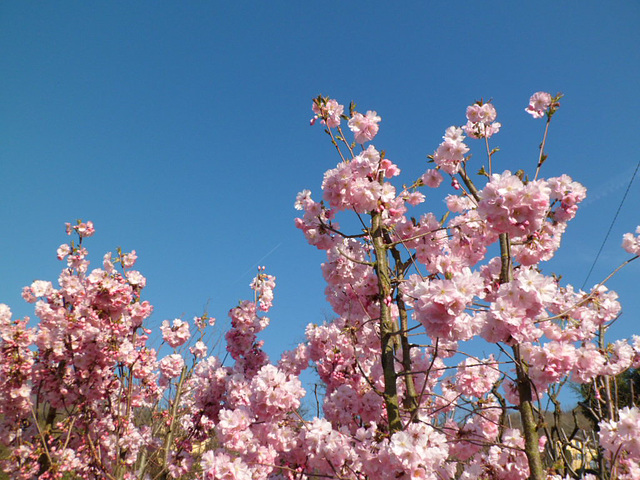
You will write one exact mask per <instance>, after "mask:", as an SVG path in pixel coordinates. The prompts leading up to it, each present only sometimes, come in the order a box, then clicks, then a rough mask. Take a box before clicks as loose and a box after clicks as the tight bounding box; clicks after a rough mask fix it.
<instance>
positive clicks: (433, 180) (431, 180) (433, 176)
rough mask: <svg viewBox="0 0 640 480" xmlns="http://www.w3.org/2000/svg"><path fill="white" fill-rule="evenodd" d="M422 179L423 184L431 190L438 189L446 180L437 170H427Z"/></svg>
mask: <svg viewBox="0 0 640 480" xmlns="http://www.w3.org/2000/svg"><path fill="white" fill-rule="evenodd" d="M420 179H421V180H422V183H424V184H425V185H426V186H427V187H431V188H438V187H439V186H440V184H441V183H442V181H443V180H444V178H442V174H441V173H440V172H439V171H438V170H436V169H435V168H432V169H429V170H427V171H426V172H425V173H424V174H423V175H422V177H420Z"/></svg>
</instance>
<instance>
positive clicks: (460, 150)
mask: <svg viewBox="0 0 640 480" xmlns="http://www.w3.org/2000/svg"><path fill="white" fill-rule="evenodd" d="M442 138H443V139H444V142H442V143H441V144H440V146H439V147H438V149H437V150H436V152H435V153H434V154H433V159H434V161H435V162H436V165H438V167H440V168H441V169H442V170H444V171H445V172H447V173H448V174H450V175H455V174H456V173H458V170H459V169H460V163H461V162H462V161H463V160H464V155H465V153H467V152H468V151H469V147H467V145H465V144H464V143H463V142H462V141H463V140H464V138H465V137H464V135H463V134H462V129H461V128H457V127H453V126H452V127H449V128H447V131H446V132H445V134H444V137H442Z"/></svg>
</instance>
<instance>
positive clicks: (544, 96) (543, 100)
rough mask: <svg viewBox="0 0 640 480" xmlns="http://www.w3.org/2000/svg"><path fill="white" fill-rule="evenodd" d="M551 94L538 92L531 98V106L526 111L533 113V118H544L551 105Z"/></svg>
mask: <svg viewBox="0 0 640 480" xmlns="http://www.w3.org/2000/svg"><path fill="white" fill-rule="evenodd" d="M551 102H552V98H551V94H550V93H547V92H536V93H534V94H533V95H532V96H531V98H530V99H529V106H528V107H527V108H525V112H527V113H529V114H531V116H532V117H533V118H542V117H544V114H545V113H546V112H547V110H548V108H549V107H550V106H551Z"/></svg>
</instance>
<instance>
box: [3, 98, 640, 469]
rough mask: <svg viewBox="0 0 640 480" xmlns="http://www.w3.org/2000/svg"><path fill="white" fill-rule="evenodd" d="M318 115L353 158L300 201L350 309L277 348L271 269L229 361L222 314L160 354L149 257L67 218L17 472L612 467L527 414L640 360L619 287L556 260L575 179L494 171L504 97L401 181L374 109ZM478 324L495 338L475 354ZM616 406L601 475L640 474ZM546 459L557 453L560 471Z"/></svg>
mask: <svg viewBox="0 0 640 480" xmlns="http://www.w3.org/2000/svg"><path fill="white" fill-rule="evenodd" d="M558 98H559V97H558V96H557V97H552V96H551V95H550V94H546V93H543V92H538V93H536V94H534V96H532V97H531V100H530V105H529V107H527V112H529V113H530V114H532V115H533V116H534V117H536V118H541V117H543V116H545V115H546V116H547V118H548V119H550V118H551V115H552V114H553V112H554V111H555V110H556V109H557V107H558V104H557V99H558ZM312 109H313V112H314V114H315V116H316V117H314V120H315V119H320V120H321V123H323V124H324V126H325V128H326V130H327V132H328V133H329V134H330V135H331V136H332V140H333V141H334V146H338V149H339V150H340V148H342V150H340V151H341V159H340V160H341V161H340V163H338V164H337V165H336V166H335V167H334V168H330V169H329V170H328V171H327V172H326V173H325V175H324V179H323V182H322V195H321V197H322V201H319V202H316V201H314V200H313V199H312V196H311V192H310V191H309V190H303V191H302V192H300V193H299V194H298V196H297V198H296V201H295V208H296V209H298V210H300V211H301V212H302V216H301V218H297V219H296V227H297V228H299V229H300V230H301V231H302V232H303V234H304V236H305V238H306V239H307V241H308V242H309V243H310V244H311V245H313V246H315V247H316V248H318V249H320V250H323V251H324V252H325V254H326V260H325V261H324V263H323V264H322V266H321V271H322V275H323V278H324V279H325V281H326V289H325V294H326V298H327V301H328V303H329V305H330V306H331V308H332V309H333V312H334V315H333V316H332V317H331V318H327V320H326V321H325V322H324V323H322V324H309V325H308V326H307V327H306V329H305V340H304V341H303V342H302V343H300V344H299V345H297V346H296V347H294V348H293V349H292V350H290V351H287V352H284V353H283V354H282V355H281V356H280V358H279V359H277V360H276V361H272V360H271V359H270V358H269V356H268V355H267V353H266V352H265V349H264V342H263V340H260V338H259V336H260V335H261V332H262V331H263V330H264V329H265V328H267V327H268V326H269V325H270V323H271V321H270V319H269V317H267V316H266V315H267V314H268V313H269V312H270V311H271V309H272V307H273V302H274V291H275V287H276V281H275V277H274V276H272V275H269V274H267V273H265V269H264V267H260V268H259V270H258V273H257V275H256V277H255V278H254V279H253V281H252V282H251V284H250V288H251V290H252V292H253V294H252V298H251V299H248V300H243V301H240V302H239V303H238V305H237V306H235V307H234V308H232V309H231V310H230V311H229V317H230V320H231V328H230V329H229V330H228V331H227V332H226V333H225V335H224V338H225V340H226V353H225V356H224V358H222V357H221V358H218V357H217V356H215V355H211V354H209V348H208V347H209V346H210V345H207V340H206V339H207V338H208V337H207V336H206V335H205V332H206V331H207V329H208V328H210V327H211V326H213V325H214V323H215V319H213V318H209V317H208V315H206V314H205V315H202V316H201V317H196V318H195V319H194V321H193V322H189V321H186V320H182V319H174V320H164V321H163V322H161V325H160V328H159V335H161V337H162V340H163V347H165V348H166V347H167V346H168V347H169V348H170V349H171V350H170V353H168V354H166V355H165V356H164V357H162V358H160V357H159V356H158V353H157V352H156V351H155V349H153V348H151V347H150V346H149V338H150V337H151V335H152V332H151V330H149V329H148V328H147V326H146V324H145V322H146V321H147V320H148V318H149V317H150V315H151V313H152V311H153V308H152V306H151V305H150V304H149V302H147V301H145V300H143V292H144V289H145V287H146V278H145V277H144V276H143V275H142V274H141V273H140V272H138V271H136V270H133V267H134V266H135V263H136V259H137V253H136V252H135V251H131V252H122V251H121V250H120V249H118V251H117V253H116V255H115V256H113V255H112V253H111V252H108V253H107V254H106V255H104V257H103V259H102V268H95V269H93V270H90V269H89V266H90V263H89V259H88V251H87V249H86V248H85V246H84V245H83V241H84V240H85V239H86V238H87V237H90V236H91V235H93V234H94V233H95V227H94V225H93V223H91V222H82V221H78V222H77V223H76V225H73V226H72V225H71V224H67V226H66V230H67V233H69V234H75V235H77V236H78V241H77V243H74V242H70V243H69V244H64V245H61V246H60V247H59V248H58V249H57V252H56V253H57V257H58V258H59V259H60V260H61V261H63V262H64V265H63V269H62V273H61V274H60V276H59V278H58V282H57V286H54V284H53V283H52V282H49V281H44V280H36V281H34V282H32V283H31V284H30V285H29V286H27V287H25V288H24V289H23V297H24V299H25V300H26V301H28V302H31V303H33V304H34V305H35V314H36V316H37V317H38V319H39V322H38V324H37V325H35V326H29V322H30V321H29V319H28V318H24V319H12V315H11V311H10V309H9V308H8V307H7V306H5V305H0V352H1V355H0V444H1V445H2V446H3V447H5V448H6V450H7V452H8V453H7V456H6V458H5V459H3V462H2V464H1V466H2V469H3V470H4V471H5V472H6V473H7V474H8V475H10V476H11V478H16V479H24V480H26V479H31V478H35V477H39V478H43V479H62V478H67V477H74V478H75V477H78V478H85V479H98V478H121V479H126V480H129V479H134V478H185V479H195V478H203V479H208V480H248V479H257V480H285V479H288V480H293V479H305V478H320V477H322V478H340V479H344V480H366V479H374V478H375V479H381V480H395V479H399V478H418V479H429V480H449V479H450V480H453V479H456V480H457V479H464V480H487V479H489V478H492V479H500V480H524V479H527V478H530V477H531V478H536V480H540V479H545V478H546V479H547V480H560V479H562V480H568V479H574V478H579V476H580V475H582V476H581V477H580V478H583V479H589V480H593V479H594V478H595V477H594V476H593V475H591V474H583V473H584V472H575V471H572V468H573V467H571V466H570V465H568V464H567V463H566V460H562V454H558V451H557V449H556V446H555V445H556V444H557V442H558V441H560V440H562V439H561V438H558V434H557V433H554V430H553V429H551V435H552V438H547V437H546V436H544V435H543V436H540V437H539V436H538V431H536V427H535V426H531V425H530V424H528V425H526V424H525V422H524V421H523V422H521V423H522V426H518V425H519V424H518V422H513V425H512V422H511V420H512V419H511V417H510V416H509V412H511V411H518V412H520V413H521V414H522V412H524V411H525V410H526V408H525V407H526V406H529V407H530V408H531V409H532V407H531V405H533V404H534V403H538V404H540V403H542V401H543V400H544V396H545V394H551V395H553V394H554V392H555V388H556V387H557V386H558V385H560V384H562V383H564V382H565V381H566V380H568V379H571V380H572V381H574V382H576V383H579V384H584V385H588V386H589V388H592V389H593V392H594V396H595V398H596V400H597V401H602V396H606V395H607V394H608V389H607V388H605V387H603V386H602V385H603V384H604V383H603V382H605V380H603V379H606V378H612V377H615V376H616V375H619V374H620V373H622V372H624V371H625V370H627V369H628V368H639V367H640V336H635V337H633V338H632V339H631V340H630V341H627V340H618V341H616V342H614V343H612V344H608V345H604V344H601V343H596V341H595V340H596V339H599V337H598V336H599V335H602V333H603V332H604V331H606V329H607V327H608V325H609V324H610V323H611V322H612V321H613V320H615V319H616V318H617V317H618V315H619V314H620V311H621V306H620V303H619V301H618V297H617V295H616V294H615V292H613V291H611V290H608V289H607V288H606V287H604V286H603V285H596V286H595V287H593V288H592V289H590V290H588V291H582V290H578V289H575V288H574V287H572V286H571V285H562V284H561V282H560V279H559V278H558V277H555V276H551V275H547V274H545V273H544V272H543V270H542V268H541V262H542V261H546V260H549V259H550V258H552V257H553V255H554V254H555V252H556V251H557V249H558V248H559V246H560V240H561V237H562V234H563V233H564V231H565V229H566V228H567V224H568V222H569V221H570V220H571V219H572V218H574V216H575V215H576V212H577V210H578V207H579V204H580V202H581V201H582V200H583V199H584V198H585V196H586V190H585V188H584V187H583V186H582V185H580V184H579V183H578V182H575V181H574V180H573V179H571V178H570V177H569V176H567V175H561V176H558V177H552V178H546V179H545V178H538V173H539V171H538V170H539V167H540V165H538V170H536V174H535V176H534V178H533V179H529V178H527V177H526V176H525V175H524V174H520V173H512V172H511V170H503V171H502V172H501V173H499V172H498V171H493V170H492V168H493V167H494V166H495V165H496V164H497V163H496V162H495V161H493V162H492V155H493V153H492V152H493V151H492V150H490V149H489V146H488V142H489V139H493V138H494V135H495V134H497V133H498V132H499V130H500V127H501V125H500V124H499V123H497V122H496V121H495V120H496V118H497V112H496V109H495V107H494V106H493V104H491V103H490V102H488V103H484V102H476V103H474V104H473V105H470V106H469V107H468V108H467V110H466V124H465V125H463V126H451V127H449V128H448V129H447V130H446V133H445V136H444V141H443V142H442V143H441V144H440V146H439V147H438V148H437V150H436V151H435V153H434V154H433V156H432V159H433V164H432V165H431V166H430V167H429V168H426V167H425V170H423V171H422V172H420V173H421V174H420V175H419V176H418V178H417V179H414V180H413V181H407V182H405V183H404V184H403V185H402V186H401V187H398V188H396V186H394V185H393V184H392V181H393V180H394V179H395V178H396V177H398V176H399V175H400V174H401V173H402V172H401V170H400V168H399V167H398V165H396V164H395V163H393V162H392V161H391V160H389V159H388V158H386V155H385V154H384V153H383V152H382V150H378V149H376V147H375V146H374V145H371V144H369V145H367V146H366V148H365V146H364V144H366V143H368V142H371V141H372V140H374V138H375V137H376V136H377V134H378V131H379V123H380V122H381V118H380V116H379V115H378V114H377V113H376V112H375V111H371V110H370V111H367V113H366V114H361V113H358V112H357V111H355V110H354V107H353V106H352V107H351V108H349V115H345V108H344V106H342V105H340V104H339V103H338V102H337V101H336V100H334V99H330V98H323V97H318V98H316V99H315V100H314V104H313V107H312ZM314 120H312V123H313V122H314ZM342 120H345V121H346V122H347V125H348V127H349V130H350V131H351V133H352V134H353V139H354V141H353V142H351V141H347V140H346V139H345V135H344V133H343V131H342V129H341V122H342ZM334 129H336V130H337V132H338V134H337V135H334V133H335V132H334ZM465 134H466V136H467V137H468V138H472V139H478V138H483V139H485V142H486V146H487V152H488V154H489V171H486V170H485V169H484V167H482V169H481V170H480V179H481V181H482V182H483V184H482V185H481V184H480V183H479V181H478V180H477V179H472V178H471V177H470V176H469V175H468V173H467V166H468V165H467V163H468V162H470V156H468V155H467V154H468V153H469V152H470V148H469V146H468V145H466V144H465V143H464V140H465V139H466V138H467V137H465ZM340 142H342V143H340ZM358 144H359V146H358ZM444 175H449V176H450V177H451V186H452V187H453V189H452V191H451V193H449V194H448V195H446V198H445V204H446V207H447V210H448V212H447V215H445V216H444V217H440V218H439V217H437V216H436V214H435V213H434V212H429V211H421V212H419V213H418V214H414V215H411V213H410V212H412V209H414V208H415V207H417V206H419V205H422V204H424V203H426V197H425V195H424V194H423V193H422V192H421V191H420V189H421V188H422V187H424V186H427V187H429V188H433V189H436V188H445V187H446V186H447V184H448V182H444ZM476 183H478V186H476ZM348 212H354V213H355V214H357V216H358V220H359V227H358V230H356V231H355V232H346V231H343V230H341V227H340V224H339V223H338V221H337V217H338V216H339V215H345V214H346V213H348ZM347 224H348V223H347ZM639 239H640V227H639V229H638V230H636V233H635V234H631V233H629V234H626V235H625V236H624V238H623V247H624V248H625V250H626V251H627V252H628V253H630V254H632V255H636V256H637V255H638V254H639V253H640V247H638V244H639V243H640V240H639ZM498 252H499V254H497V253H498ZM492 255H493V256H492ZM307 314H308V312H307ZM474 339H475V340H476V341H477V340H478V339H483V340H484V341H486V342H487V344H488V345H489V348H490V349H491V352H492V353H489V354H482V355H480V356H476V355H469V354H467V353H465V352H464V351H463V350H462V345H463V342H467V341H470V340H474ZM311 366H312V367H313V369H314V370H315V372H316V373H317V376H318V378H319V381H320V384H321V387H322V388H321V390H322V391H323V395H322V398H321V399H320V398H318V400H317V401H318V404H317V405H316V408H317V410H318V414H317V415H316V416H313V415H310V414H307V413H305V411H304V406H305V404H304V396H305V394H306V391H305V388H303V383H302V381H301V377H300V376H301V374H302V372H303V371H304V370H306V369H309V368H310V367H311ZM607 381H608V380H607ZM609 390H610V389H609ZM306 406H308V404H307V405H306ZM320 410H321V412H322V413H321V414H320ZM532 410H533V409H532ZM609 412H610V413H609V416H608V417H607V418H602V419H601V421H600V422H599V428H600V435H599V442H600V445H601V447H602V449H603V450H602V451H603V452H604V454H605V455H604V459H603V462H601V464H602V468H601V470H600V472H599V473H600V474H601V476H602V478H605V477H604V475H608V477H606V478H607V479H609V478H621V479H624V480H630V479H632V478H638V472H640V443H639V442H638V438H637V437H638V436H637V432H638V431H639V430H640V413H639V410H638V409H637V408H636V407H625V408H622V409H620V410H619V411H616V410H614V409H609ZM34 417H35V418H34ZM521 418H523V419H524V416H522V417H521ZM533 423H535V419H534V421H533ZM547 435H548V434H547ZM553 435H555V437H553ZM568 445H569V444H567V443H566V442H565V444H564V446H563V447H567V448H568ZM589 448H596V446H595V443H592V444H590V447H589ZM554 449H555V450H554ZM536 452H538V453H539V452H544V453H545V454H546V455H547V457H548V458H553V459H554V463H553V464H551V463H549V464H548V465H546V464H545V465H544V471H543V472H540V471H538V470H536V469H537V467H536V462H535V461H534V460H535V455H536ZM532 459H533V460H532ZM563 462H565V463H564V464H563ZM563 466H564V467H566V468H564V469H563V471H562V475H565V476H564V477H563V476H562V475H560V474H559V470H558V469H561V468H562V467H563ZM570 467H571V468H570ZM567 472H569V473H567Z"/></svg>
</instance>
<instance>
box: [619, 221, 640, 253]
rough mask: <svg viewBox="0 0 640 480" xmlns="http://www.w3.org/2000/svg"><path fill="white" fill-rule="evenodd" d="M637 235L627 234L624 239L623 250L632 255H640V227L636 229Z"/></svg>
mask: <svg viewBox="0 0 640 480" xmlns="http://www.w3.org/2000/svg"><path fill="white" fill-rule="evenodd" d="M636 234H637V235H635V236H634V235H633V233H625V234H624V236H623V237H622V248H624V249H625V250H626V251H627V252H629V253H630V254H631V255H640V225H639V226H638V227H637V228H636Z"/></svg>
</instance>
